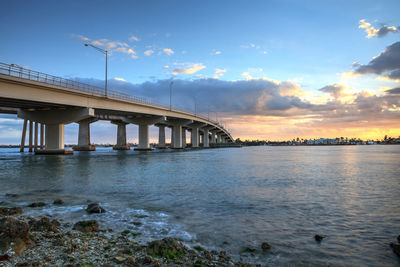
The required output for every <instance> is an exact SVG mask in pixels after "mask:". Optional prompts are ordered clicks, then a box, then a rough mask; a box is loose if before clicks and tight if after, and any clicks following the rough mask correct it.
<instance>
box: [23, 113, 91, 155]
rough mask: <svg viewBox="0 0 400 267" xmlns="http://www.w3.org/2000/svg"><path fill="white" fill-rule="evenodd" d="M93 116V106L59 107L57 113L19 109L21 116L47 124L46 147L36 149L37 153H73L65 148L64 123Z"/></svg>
mask: <svg viewBox="0 0 400 267" xmlns="http://www.w3.org/2000/svg"><path fill="white" fill-rule="evenodd" d="M93 116H94V109H92V108H76V109H62V110H60V109H58V110H57V112H56V113H55V112H54V110H33V111H30V110H22V109H20V110H18V117H19V118H22V119H24V120H30V121H34V122H35V123H42V124H43V123H44V124H45V125H46V127H45V138H44V139H45V147H44V149H40V150H37V151H35V153H36V154H72V153H73V151H72V150H66V149H64V125H65V124H68V123H72V122H76V121H81V120H83V119H87V118H90V117H93ZM30 128H31V127H30ZM41 129H42V127H41ZM35 132H36V130H35ZM35 135H36V134H35ZM42 136H43V135H42ZM36 143H37V142H36ZM41 144H42V142H41ZM30 146H32V144H31V143H30Z"/></svg>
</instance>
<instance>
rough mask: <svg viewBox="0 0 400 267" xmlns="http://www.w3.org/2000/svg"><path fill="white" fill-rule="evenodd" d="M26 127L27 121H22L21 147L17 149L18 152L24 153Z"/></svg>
mask: <svg viewBox="0 0 400 267" xmlns="http://www.w3.org/2000/svg"><path fill="white" fill-rule="evenodd" d="M27 125H28V120H24V127H23V128H22V137H21V147H20V149H19V151H20V152H24V148H25V137H26V126H27Z"/></svg>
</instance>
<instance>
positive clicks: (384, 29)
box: [358, 19, 399, 38]
mask: <svg viewBox="0 0 400 267" xmlns="http://www.w3.org/2000/svg"><path fill="white" fill-rule="evenodd" d="M358 23H359V26H358V27H359V28H361V29H365V32H366V33H367V36H366V37H367V38H372V37H375V36H377V37H384V36H385V35H387V34H388V33H397V32H399V27H396V26H387V25H382V26H381V28H379V29H376V28H374V27H373V26H372V25H371V23H368V22H366V21H365V19H362V20H360V21H359V22H358Z"/></svg>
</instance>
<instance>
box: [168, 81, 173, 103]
mask: <svg viewBox="0 0 400 267" xmlns="http://www.w3.org/2000/svg"><path fill="white" fill-rule="evenodd" d="M173 84H174V82H173V81H171V83H170V84H169V110H172V85H173Z"/></svg>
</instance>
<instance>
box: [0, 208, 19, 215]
mask: <svg viewBox="0 0 400 267" xmlns="http://www.w3.org/2000/svg"><path fill="white" fill-rule="evenodd" d="M21 213H22V208H20V207H17V208H0V216H11V215H16V214H21Z"/></svg>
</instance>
